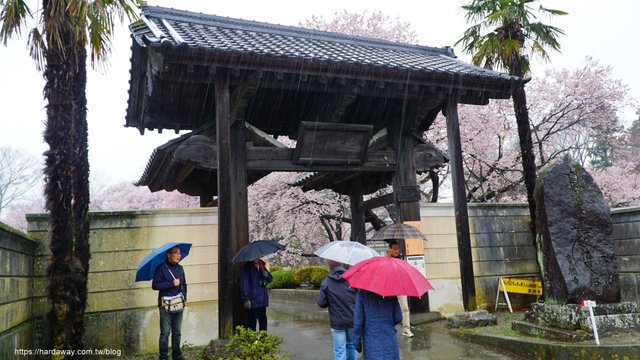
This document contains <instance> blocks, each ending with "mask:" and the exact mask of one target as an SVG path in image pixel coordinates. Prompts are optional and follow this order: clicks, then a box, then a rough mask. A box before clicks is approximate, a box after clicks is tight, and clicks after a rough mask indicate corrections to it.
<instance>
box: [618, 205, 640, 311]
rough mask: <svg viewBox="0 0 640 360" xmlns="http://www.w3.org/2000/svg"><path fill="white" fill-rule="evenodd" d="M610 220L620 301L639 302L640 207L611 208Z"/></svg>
mask: <svg viewBox="0 0 640 360" xmlns="http://www.w3.org/2000/svg"><path fill="white" fill-rule="evenodd" d="M611 221H612V223H613V233H612V237H613V242H614V244H615V251H616V255H617V257H618V270H619V272H620V301H632V302H635V303H638V304H640V207H629V208H621V209H613V210H612V211H611Z"/></svg>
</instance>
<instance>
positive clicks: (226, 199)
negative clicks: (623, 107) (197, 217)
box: [126, 7, 527, 338]
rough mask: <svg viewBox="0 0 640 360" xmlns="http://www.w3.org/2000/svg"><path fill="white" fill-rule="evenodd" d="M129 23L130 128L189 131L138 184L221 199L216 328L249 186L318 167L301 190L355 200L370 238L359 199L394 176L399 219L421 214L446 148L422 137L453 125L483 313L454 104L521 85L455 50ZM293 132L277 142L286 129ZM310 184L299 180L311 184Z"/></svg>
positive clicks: (466, 274)
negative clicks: (423, 182)
mask: <svg viewBox="0 0 640 360" xmlns="http://www.w3.org/2000/svg"><path fill="white" fill-rule="evenodd" d="M141 19H142V21H140V22H138V23H136V24H133V25H131V27H130V29H131V31H132V37H133V46H132V59H131V62H132V70H131V80H130V90H129V103H128V109H127V116H126V126H128V127H136V128H138V129H139V131H140V132H141V133H144V131H145V129H146V130H158V131H162V130H163V129H170V130H175V131H176V132H178V131H180V130H191V131H192V132H191V133H189V134H186V135H183V136H181V137H179V138H177V139H175V140H172V141H170V142H168V143H166V144H164V145H162V146H160V147H159V148H157V149H156V151H155V152H154V154H153V155H152V157H151V159H150V161H149V164H148V165H147V169H146V170H145V173H144V175H143V176H142V178H141V180H140V182H139V184H140V185H145V186H148V187H149V188H150V189H151V190H152V191H157V190H161V189H165V190H168V191H172V190H178V191H181V192H183V193H186V194H190V195H194V196H200V199H201V204H202V205H203V206H206V205H207V204H209V203H210V202H211V201H212V199H213V197H214V196H217V204H218V207H219V220H218V221H219V233H218V239H219V287H218V292H219V295H218V296H219V334H220V337H221V338H228V337H229V336H230V335H231V333H232V330H233V328H234V326H235V325H238V324H241V323H242V321H241V320H242V319H243V309H242V303H241V302H240V300H239V296H240V294H239V289H238V279H239V273H240V268H239V267H238V266H235V267H234V265H233V264H232V262H231V259H232V258H233V255H234V254H235V253H236V252H237V251H238V249H240V248H241V247H242V246H244V245H245V244H247V243H248V241H249V226H248V215H247V212H248V210H247V209H248V204H247V186H248V185H249V184H251V183H253V182H255V181H257V180H258V179H260V178H262V177H264V176H265V175H267V174H268V173H270V172H272V171H296V172H314V173H315V174H316V175H314V178H313V180H310V181H309V182H307V183H306V184H305V185H306V186H307V187H308V188H310V189H312V188H314V186H315V187H326V188H331V189H334V190H335V191H338V192H340V193H343V194H348V195H349V196H350V199H351V209H352V218H353V219H352V235H351V239H352V240H355V241H361V242H364V241H365V235H364V232H365V220H366V215H365V214H366V210H367V209H370V208H371V207H375V206H379V205H381V204H383V203H384V201H385V200H388V199H389V198H386V199H374V200H369V201H368V202H363V195H365V194H369V193H372V192H373V191H375V190H377V189H379V188H381V187H383V186H386V185H387V184H389V183H392V184H393V189H394V194H393V201H394V202H395V204H396V208H397V210H398V214H399V218H400V220H402V221H419V220H420V213H419V200H420V192H419V189H418V187H417V185H416V173H417V172H423V171H428V170H429V169H431V168H433V167H437V166H440V165H442V163H443V162H445V161H446V157H445V156H444V155H443V154H442V153H440V152H439V151H438V150H437V149H435V148H434V147H433V146H432V145H430V144H428V143H426V142H424V141H423V140H422V136H421V134H422V133H423V132H425V131H428V130H429V128H430V127H431V125H432V124H433V122H434V121H435V119H436V116H437V115H438V114H439V113H441V112H442V113H444V114H445V116H446V121H447V133H448V140H449V145H448V147H449V149H448V150H449V156H450V158H451V169H452V176H453V191H454V203H455V209H456V227H457V232H458V248H459V253H460V259H461V261H460V269H461V277H462V289H463V303H464V307H465V309H467V310H472V309H475V287H474V282H473V281H474V280H473V268H472V262H471V246H470V239H469V226H468V220H467V208H466V202H465V199H466V196H465V187H464V179H463V168H462V156H461V148H460V133H459V128H458V115H457V104H458V103H465V104H477V105H483V104H487V103H488V102H489V99H492V98H501V99H502V98H508V97H509V96H510V94H511V88H512V85H513V84H515V83H518V82H525V81H527V79H520V78H517V77H512V76H509V75H506V74H502V73H498V72H493V71H489V70H486V69H482V68H477V67H474V66H471V65H469V64H465V63H462V62H460V61H458V60H456V59H455V56H454V55H453V52H452V51H451V49H450V48H448V47H446V48H432V47H426V46H418V45H409V44H401V43H394V42H389V41H384V40H378V39H369V38H361V37H355V36H348V35H343V34H336V33H327V32H321V31H315V30H309V29H303V28H296V27H286V26H280V25H273V24H266V23H258V22H253V21H245V20H239V19H230V18H223V17H217V16H211V15H204V14H199V13H192V12H187V11H179V10H174V9H166V8H160V7H143V9H142V16H141ZM281 135H284V136H288V137H290V138H292V139H295V140H296V141H297V145H296V148H293V149H291V148H287V147H285V146H284V145H282V144H280V143H279V142H278V141H277V140H276V138H277V137H278V136H281ZM303 187H304V186H303Z"/></svg>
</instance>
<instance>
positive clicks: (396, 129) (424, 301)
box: [392, 115, 429, 313]
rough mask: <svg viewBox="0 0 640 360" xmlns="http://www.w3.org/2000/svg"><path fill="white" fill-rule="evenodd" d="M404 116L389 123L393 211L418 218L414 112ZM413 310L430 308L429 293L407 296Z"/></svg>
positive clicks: (410, 218)
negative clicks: (393, 154) (393, 167)
mask: <svg viewBox="0 0 640 360" xmlns="http://www.w3.org/2000/svg"><path fill="white" fill-rule="evenodd" d="M402 117H403V120H402V121H399V122H395V123H394V124H395V125H394V126H393V127H392V136H393V143H394V146H395V148H396V171H395V174H394V177H393V194H394V202H395V206H396V211H397V214H398V218H399V219H400V221H402V222H404V221H420V189H419V188H418V184H417V180H416V165H415V161H414V156H413V148H414V146H415V142H416V139H415V138H414V136H413V128H414V126H411V124H409V125H407V123H408V122H409V123H410V122H411V121H410V120H411V119H413V116H409V117H406V116H404V115H403V116H402ZM408 119H409V121H407V120H408ZM398 243H399V245H400V251H401V252H402V253H403V254H405V256H406V254H407V248H406V245H405V241H404V239H398ZM409 307H410V308H411V312H412V313H424V312H428V311H429V297H428V296H423V297H422V298H420V299H418V298H414V297H409Z"/></svg>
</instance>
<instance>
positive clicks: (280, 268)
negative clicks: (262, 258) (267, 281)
mask: <svg viewBox="0 0 640 360" xmlns="http://www.w3.org/2000/svg"><path fill="white" fill-rule="evenodd" d="M280 270H284V268H283V267H282V266H278V265H272V266H269V271H270V272H272V273H274V272H276V271H280Z"/></svg>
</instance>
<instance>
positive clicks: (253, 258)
mask: <svg viewBox="0 0 640 360" xmlns="http://www.w3.org/2000/svg"><path fill="white" fill-rule="evenodd" d="M282 249H284V245H281V244H278V243H277V242H275V241H272V240H256V241H252V242H250V243H248V244H247V245H245V246H243V247H242V248H241V249H240V250H238V252H237V253H236V255H235V256H234V257H233V263H234V264H241V263H244V266H243V267H242V273H241V274H240V299H241V300H242V303H243V305H244V308H245V309H247V316H246V322H245V326H246V327H247V328H249V329H253V330H254V331H255V330H256V323H258V324H259V327H260V330H264V331H267V306H269V292H268V291H267V284H268V283H270V282H271V280H273V277H272V276H271V273H270V272H269V269H267V267H266V266H265V265H266V264H265V262H264V261H262V259H261V257H263V256H266V255H269V254H273V253H274V252H276V251H280V250H282Z"/></svg>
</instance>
